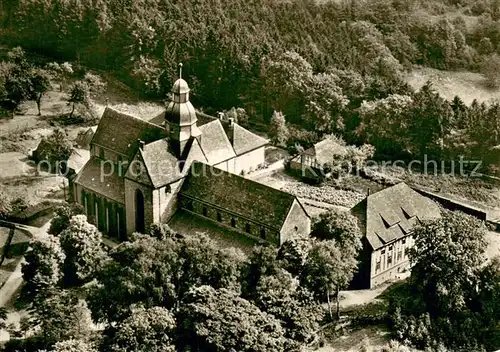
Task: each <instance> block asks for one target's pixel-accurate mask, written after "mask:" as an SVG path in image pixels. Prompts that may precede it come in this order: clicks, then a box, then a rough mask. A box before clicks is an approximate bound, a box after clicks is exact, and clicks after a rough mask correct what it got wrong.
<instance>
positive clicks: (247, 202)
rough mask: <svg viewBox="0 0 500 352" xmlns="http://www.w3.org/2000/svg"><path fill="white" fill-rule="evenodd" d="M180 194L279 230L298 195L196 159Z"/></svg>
mask: <svg viewBox="0 0 500 352" xmlns="http://www.w3.org/2000/svg"><path fill="white" fill-rule="evenodd" d="M180 193H181V194H184V195H187V196H190V197H193V198H196V199H200V200H202V201H204V202H206V203H209V204H213V205H215V206H219V207H221V208H223V209H227V210H229V211H232V212H234V213H236V214H239V215H241V216H243V217H246V218H248V219H252V220H254V221H257V222H260V223H264V224H266V225H267V226H270V227H272V228H275V229H277V230H280V229H281V227H282V226H283V223H284V222H285V220H286V217H287V215H288V212H289V210H290V207H291V206H292V204H293V201H294V200H295V197H294V196H293V195H291V194H289V193H286V192H283V191H280V190H277V189H275V188H272V187H269V186H266V185H263V184H261V183H258V182H255V181H252V180H249V179H246V178H244V177H241V176H238V175H235V174H231V173H229V172H226V171H223V170H220V169H217V168H215V167H213V166H208V165H207V164H204V163H200V162H196V161H195V162H193V164H192V165H191V168H190V169H189V174H188V177H187V178H186V180H185V181H184V183H183V185H182V187H181V190H180Z"/></svg>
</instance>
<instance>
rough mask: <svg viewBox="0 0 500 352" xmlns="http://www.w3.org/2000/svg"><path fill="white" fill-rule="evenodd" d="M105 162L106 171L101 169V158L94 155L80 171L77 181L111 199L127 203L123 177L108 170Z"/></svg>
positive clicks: (108, 165) (107, 164)
mask: <svg viewBox="0 0 500 352" xmlns="http://www.w3.org/2000/svg"><path fill="white" fill-rule="evenodd" d="M106 167H111V165H110V164H109V163H106V164H105V168H104V171H105V172H102V170H101V159H99V158H97V157H95V156H92V157H91V158H90V160H89V161H88V162H87V163H86V164H85V166H84V167H83V169H82V170H81V171H80V172H79V173H78V176H77V177H76V179H75V183H76V184H79V185H82V186H83V187H85V188H87V189H89V190H92V191H94V192H96V193H98V194H101V195H103V196H105V197H106V198H109V199H111V200H114V201H117V202H119V203H122V204H125V184H124V182H123V179H122V178H121V177H120V176H118V174H117V173H116V172H108V171H111V170H106Z"/></svg>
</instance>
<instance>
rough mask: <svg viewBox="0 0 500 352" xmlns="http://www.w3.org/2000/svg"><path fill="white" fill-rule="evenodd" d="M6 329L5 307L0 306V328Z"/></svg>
mask: <svg viewBox="0 0 500 352" xmlns="http://www.w3.org/2000/svg"><path fill="white" fill-rule="evenodd" d="M5 329H7V308H4V307H0V330H5Z"/></svg>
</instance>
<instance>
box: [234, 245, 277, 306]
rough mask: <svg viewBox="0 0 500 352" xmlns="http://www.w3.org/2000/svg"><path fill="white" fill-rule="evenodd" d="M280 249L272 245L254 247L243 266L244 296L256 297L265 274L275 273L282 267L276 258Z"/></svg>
mask: <svg viewBox="0 0 500 352" xmlns="http://www.w3.org/2000/svg"><path fill="white" fill-rule="evenodd" d="M277 254H278V251H277V250H276V248H274V247H272V246H257V247H254V248H253V250H252V253H251V254H250V258H249V260H248V262H247V263H246V265H245V266H244V268H243V283H242V291H243V292H242V296H243V297H244V298H249V299H254V298H255V289H256V287H257V284H258V282H259V280H260V278H261V277H262V276H264V275H274V274H276V273H277V271H278V270H279V269H280V266H279V262H278V261H277V260H276V257H277Z"/></svg>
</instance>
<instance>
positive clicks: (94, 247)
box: [60, 215, 105, 285]
mask: <svg viewBox="0 0 500 352" xmlns="http://www.w3.org/2000/svg"><path fill="white" fill-rule="evenodd" d="M60 238H61V247H62V249H63V251H64V254H65V256H66V257H65V260H64V281H65V282H66V283H67V284H69V285H72V284H78V283H81V282H86V281H90V280H91V279H92V278H93V277H94V275H95V274H96V272H97V271H98V270H99V269H100V267H101V265H102V263H103V261H104V260H105V252H104V251H103V249H102V235H101V233H100V232H99V230H98V229H97V228H96V227H95V226H94V225H92V224H89V223H88V222H87V217H86V216H85V215H75V216H73V217H72V218H71V219H70V221H69V225H68V227H67V228H66V229H65V230H64V231H63V232H62V233H61V234H60Z"/></svg>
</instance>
